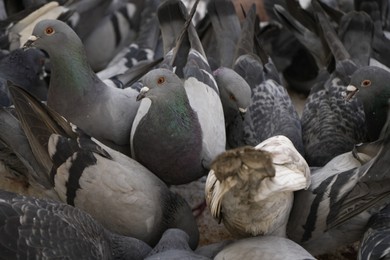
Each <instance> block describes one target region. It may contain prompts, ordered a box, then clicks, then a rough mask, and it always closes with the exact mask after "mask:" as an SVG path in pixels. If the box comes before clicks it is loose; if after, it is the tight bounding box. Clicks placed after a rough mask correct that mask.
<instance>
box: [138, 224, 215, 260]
mask: <svg viewBox="0 0 390 260" xmlns="http://www.w3.org/2000/svg"><path fill="white" fill-rule="evenodd" d="M188 240H189V237H188V235H187V233H186V232H184V231H183V230H181V229H176V228H171V229H167V230H166V231H165V232H164V234H163V235H162V237H161V239H160V241H159V242H158V244H157V245H156V246H155V247H154V248H153V249H152V250H151V251H150V252H149V254H148V255H147V256H146V257H145V260H153V259H154V260H163V259H165V260H174V259H176V260H181V259H186V260H191V259H193V260H196V259H198V260H207V259H210V258H207V257H205V256H202V255H198V254H196V253H194V252H193V251H192V249H191V248H190V246H189V245H188Z"/></svg>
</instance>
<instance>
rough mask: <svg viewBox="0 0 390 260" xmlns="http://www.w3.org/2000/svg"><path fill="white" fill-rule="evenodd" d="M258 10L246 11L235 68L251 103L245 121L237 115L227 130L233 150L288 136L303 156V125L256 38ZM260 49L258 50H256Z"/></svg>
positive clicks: (253, 7) (276, 72)
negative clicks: (243, 82)
mask: <svg viewBox="0 0 390 260" xmlns="http://www.w3.org/2000/svg"><path fill="white" fill-rule="evenodd" d="M255 23H256V8H255V6H252V8H251V9H250V10H249V11H248V12H247V17H246V20H245V24H244V25H243V28H242V34H241V38H240V42H239V45H238V46H237V49H236V59H235V63H234V66H233V69H234V70H235V71H236V72H237V73H238V74H240V75H241V76H242V77H243V78H244V79H245V80H246V81H247V83H248V84H249V86H250V87H251V91H252V97H251V103H250V105H249V107H248V110H247V112H246V113H245V117H244V120H242V118H241V116H236V119H235V122H234V123H233V124H231V127H230V128H228V129H227V135H228V136H227V139H228V145H229V147H231V148H234V147H239V146H243V145H250V146H256V145H257V144H259V143H260V142H262V141H264V140H266V139H267V138H270V137H272V136H275V135H284V136H286V137H288V138H289V139H290V140H291V141H292V142H293V144H294V146H295V147H296V149H297V150H298V151H299V152H300V153H301V154H303V145H302V135H301V124H300V120H299V116H298V113H297V112H296V110H295V108H294V106H293V104H292V101H291V99H290V96H289V95H288V93H287V90H286V88H285V87H284V86H283V85H282V81H281V79H280V77H279V72H278V71H277V69H276V67H275V66H274V64H273V63H272V60H271V59H270V57H269V56H268V55H267V54H266V53H265V52H264V50H263V49H261V46H259V45H258V43H257V41H256V38H255V34H254V33H255V28H256V27H255V26H256V25H255ZM256 46H258V48H256V49H255V47H256Z"/></svg>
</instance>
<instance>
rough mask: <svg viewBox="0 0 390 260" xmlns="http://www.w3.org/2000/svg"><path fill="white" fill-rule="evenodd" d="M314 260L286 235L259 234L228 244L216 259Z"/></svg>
mask: <svg viewBox="0 0 390 260" xmlns="http://www.w3.org/2000/svg"><path fill="white" fill-rule="evenodd" d="M236 259H246V260H255V259H264V260H271V259H272V260H285V259H291V260H304V259H307V260H309V259H310V260H314V259H316V258H314V257H313V256H312V255H311V254H310V253H309V252H307V251H306V250H305V249H303V248H302V247H301V246H300V245H298V244H297V243H295V242H293V241H291V240H290V239H287V238H284V237H276V236H258V237H251V238H245V239H240V240H237V241H236V242H233V243H231V244H230V245H227V246H226V247H225V248H224V249H222V250H221V252H219V253H218V254H217V255H216V256H215V258H214V260H236Z"/></svg>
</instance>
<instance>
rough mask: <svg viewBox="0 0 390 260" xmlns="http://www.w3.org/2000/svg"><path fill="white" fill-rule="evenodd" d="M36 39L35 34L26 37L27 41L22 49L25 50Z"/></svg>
mask: <svg viewBox="0 0 390 260" xmlns="http://www.w3.org/2000/svg"><path fill="white" fill-rule="evenodd" d="M36 40H38V37H37V36H35V35H31V36H30V37H28V39H27V42H26V43H25V44H24V45H23V47H22V48H23V50H27V49H29V48H31V47H34V42H35V41H36Z"/></svg>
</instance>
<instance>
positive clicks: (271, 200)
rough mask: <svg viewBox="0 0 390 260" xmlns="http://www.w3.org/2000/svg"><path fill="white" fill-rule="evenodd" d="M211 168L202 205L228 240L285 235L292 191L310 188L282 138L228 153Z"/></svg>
mask: <svg viewBox="0 0 390 260" xmlns="http://www.w3.org/2000/svg"><path fill="white" fill-rule="evenodd" d="M211 168H212V170H211V171H210V173H209V175H208V176H207V180H206V188H205V194H206V195H205V196H206V202H207V204H208V206H209V208H210V211H211V214H212V216H214V217H215V218H216V219H218V220H219V221H222V222H223V224H224V225H225V227H226V228H227V229H228V231H229V232H230V233H231V234H232V235H233V236H235V237H239V238H241V237H249V236H258V235H277V236H285V235H286V225H287V220H288V216H289V212H290V210H291V207H292V203H293V198H294V195H293V192H294V191H295V190H300V189H305V188H307V187H308V186H309V184H310V169H309V166H308V165H307V163H306V161H305V160H304V158H303V157H302V156H301V155H300V153H299V152H298V151H297V150H296V148H295V147H294V145H293V144H292V142H291V141H290V140H289V139H288V138H287V137H285V136H274V137H270V138H269V139H267V140H265V141H263V142H262V143H260V144H259V145H257V146H256V147H249V146H244V147H239V148H236V149H232V150H228V151H226V152H225V153H223V154H221V155H220V156H218V157H217V158H216V159H215V161H214V162H213V164H212V167H211Z"/></svg>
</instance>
